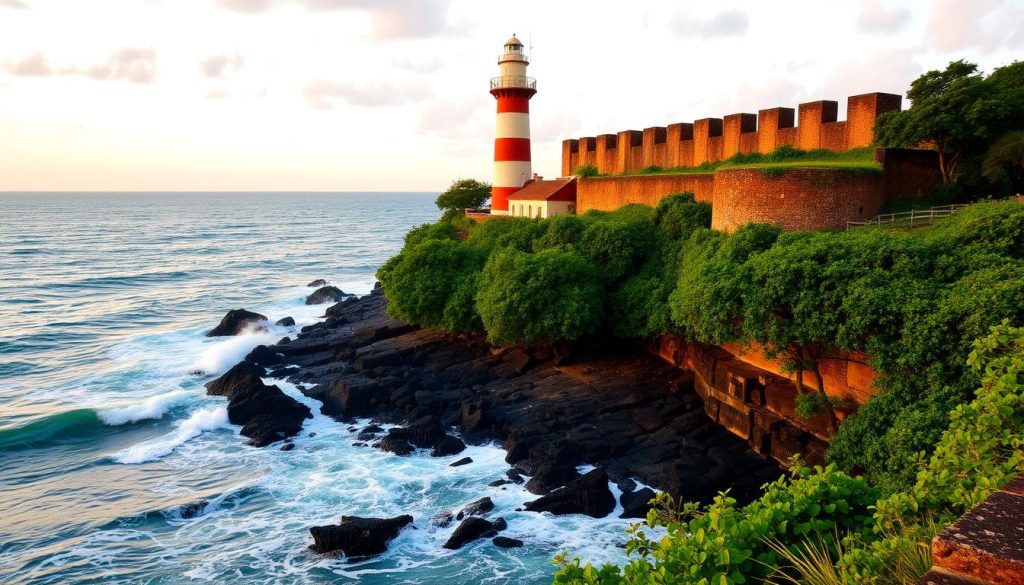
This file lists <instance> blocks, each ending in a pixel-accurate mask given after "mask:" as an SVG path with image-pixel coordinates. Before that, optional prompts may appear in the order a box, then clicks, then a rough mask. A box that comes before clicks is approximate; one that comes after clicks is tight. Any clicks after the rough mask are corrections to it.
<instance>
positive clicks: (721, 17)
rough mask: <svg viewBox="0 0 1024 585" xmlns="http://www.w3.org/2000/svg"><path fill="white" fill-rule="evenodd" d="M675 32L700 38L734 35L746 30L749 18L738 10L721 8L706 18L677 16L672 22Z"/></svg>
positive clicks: (748, 26)
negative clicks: (693, 18)
mask: <svg viewBox="0 0 1024 585" xmlns="http://www.w3.org/2000/svg"><path fill="white" fill-rule="evenodd" d="M672 28H673V29H675V31H676V33H678V34H680V35H683V36H688V37H697V38H701V39H718V38H724V37H735V36H739V35H742V34H743V33H745V32H747V29H748V28H750V19H749V18H748V17H747V15H746V14H744V13H743V12H740V11H739V10H735V9H730V10H722V11H720V12H718V14H715V15H714V16H712V17H711V18H710V19H708V20H692V19H685V18H677V19H676V20H675V21H673V23H672Z"/></svg>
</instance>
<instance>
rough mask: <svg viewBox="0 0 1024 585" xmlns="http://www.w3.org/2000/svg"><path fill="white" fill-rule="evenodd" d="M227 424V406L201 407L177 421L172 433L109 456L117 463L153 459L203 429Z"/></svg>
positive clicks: (199, 433) (195, 435) (171, 450)
mask: <svg viewBox="0 0 1024 585" xmlns="http://www.w3.org/2000/svg"><path fill="white" fill-rule="evenodd" d="M227 426H228V410H227V407H225V406H217V407H213V408H202V409H199V410H197V411H195V412H193V413H192V416H190V417H188V418H187V419H186V420H183V421H181V422H180V423H178V428H177V429H175V430H174V432H173V433H169V434H167V435H164V436H162V437H158V438H156V439H153V440H151V441H146V442H144V443H139V444H138V445H132V446H131V447H128V448H127V449H123V450H121V451H118V452H117V453H115V454H114V455H112V456H111V458H112V459H113V460H114V461H116V462H118V463H126V464H134V463H146V462H148V461H155V460H157V459H160V458H161V457H163V456H165V455H168V454H170V453H171V452H173V451H174V450H175V449H177V448H178V447H180V446H182V445H184V444H185V443H187V442H188V441H190V440H192V439H194V438H195V437H198V436H199V435H201V434H202V433H203V432H204V431H212V430H215V429H219V428H224V427H227Z"/></svg>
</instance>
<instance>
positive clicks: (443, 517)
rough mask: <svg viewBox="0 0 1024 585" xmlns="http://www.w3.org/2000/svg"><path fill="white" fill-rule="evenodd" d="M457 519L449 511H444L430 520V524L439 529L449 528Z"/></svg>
mask: <svg viewBox="0 0 1024 585" xmlns="http://www.w3.org/2000/svg"><path fill="white" fill-rule="evenodd" d="M454 519H455V517H454V516H453V515H452V513H451V512H449V511H448V510H442V511H440V512H438V513H437V514H434V516H433V517H432V518H431V519H430V523H431V524H433V525H434V526H437V527H438V528H447V527H448V525H449V524H451V523H452V520H454Z"/></svg>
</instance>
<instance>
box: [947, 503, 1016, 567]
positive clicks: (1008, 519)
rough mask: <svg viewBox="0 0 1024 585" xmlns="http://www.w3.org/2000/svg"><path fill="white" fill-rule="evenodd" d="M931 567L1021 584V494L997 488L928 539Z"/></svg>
mask: <svg viewBox="0 0 1024 585" xmlns="http://www.w3.org/2000/svg"><path fill="white" fill-rule="evenodd" d="M932 562H933V563H934V565H935V567H937V568H941V569H945V570H947V571H950V572H955V573H960V574H964V575H968V576H970V577H973V578H976V579H982V580H985V581H988V582H991V583H995V584H998V585H1010V584H1019V583H1024V496H1020V495H1018V494H1016V493H1012V492H1007V491H997V492H995V493H994V494H992V495H991V496H989V498H988V499H987V500H985V501H984V502H982V503H980V504H978V505H977V506H975V507H974V508H972V509H971V510H970V511H969V512H967V513H966V514H964V515H963V516H961V517H960V518H959V519H958V520H957V521H956V522H954V523H953V524H951V525H949V526H948V527H946V529H945V530H943V531H942V532H941V533H939V535H938V536H936V537H935V539H934V540H933V542H932Z"/></svg>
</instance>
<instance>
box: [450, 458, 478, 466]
mask: <svg viewBox="0 0 1024 585" xmlns="http://www.w3.org/2000/svg"><path fill="white" fill-rule="evenodd" d="M472 462H473V458H472V457H463V458H462V459H459V460H458V461H456V462H454V463H451V464H450V465H448V467H462V466H463V465H469V464H470V463H472Z"/></svg>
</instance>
